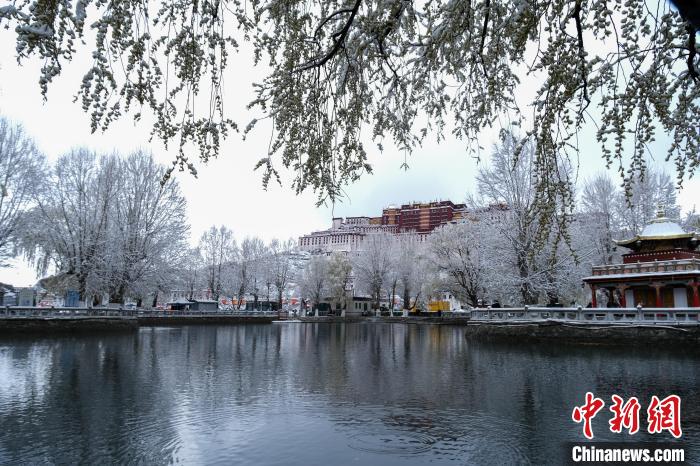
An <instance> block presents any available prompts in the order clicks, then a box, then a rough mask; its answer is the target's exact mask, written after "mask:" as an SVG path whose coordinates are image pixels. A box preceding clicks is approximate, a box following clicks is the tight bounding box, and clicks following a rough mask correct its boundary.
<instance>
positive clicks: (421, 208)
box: [298, 201, 508, 254]
mask: <svg viewBox="0 0 700 466" xmlns="http://www.w3.org/2000/svg"><path fill="white" fill-rule="evenodd" d="M507 210H508V208H507V206H506V205H504V204H494V205H490V206H487V207H484V208H479V209H469V208H467V206H466V205H465V204H455V203H453V202H452V201H433V202H413V203H410V204H403V205H401V206H400V207H397V206H393V205H392V206H389V207H386V208H384V209H383V210H382V214H381V215H380V216H376V217H368V216H360V217H346V218H342V217H336V218H334V219H333V223H332V225H331V228H329V229H327V230H322V231H314V232H312V233H309V234H308V235H304V236H301V237H299V242H298V245H299V249H300V250H301V251H306V252H310V253H312V254H330V253H333V252H345V253H350V252H355V251H358V250H360V249H362V243H363V241H364V239H365V237H366V236H367V235H370V234H376V233H389V234H393V235H412V236H413V237H414V238H415V239H416V240H417V241H425V240H426V239H427V237H428V236H429V235H430V234H431V233H432V232H433V231H434V230H435V229H436V228H438V227H440V226H443V225H446V224H448V223H458V222H465V221H470V220H471V221H478V220H483V219H495V218H497V216H501V215H504V214H505V213H506V212H507Z"/></svg>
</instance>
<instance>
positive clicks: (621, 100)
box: [0, 0, 700, 221]
mask: <svg viewBox="0 0 700 466" xmlns="http://www.w3.org/2000/svg"><path fill="white" fill-rule="evenodd" d="M685 1H686V2H687V0H685ZM684 11H686V15H689V13H688V11H690V10H684ZM688 18H689V16H688ZM0 25H2V26H4V27H6V28H8V29H10V30H12V31H14V34H15V39H16V50H17V55H18V58H19V60H20V63H23V62H24V61H26V60H27V59H28V58H29V57H35V58H37V59H38V60H39V61H41V63H42V66H41V71H40V76H39V86H40V89H41V92H42V93H43V94H44V95H47V90H48V86H49V85H50V83H51V81H52V80H53V79H55V78H56V77H57V76H58V75H59V74H60V73H61V72H62V71H63V69H64V67H65V66H66V65H67V64H68V63H69V62H71V60H72V59H73V58H74V57H75V56H77V54H78V53H79V52H78V50H79V49H81V48H83V47H86V48H87V49H88V50H87V52H88V53H89V55H90V56H91V57H92V60H90V64H89V67H88V69H87V70H86V71H85V74H84V77H83V79H82V81H81V83H80V84H79V90H78V96H77V97H78V101H79V102H80V104H81V105H82V107H83V108H84V109H85V111H87V112H90V114H91V116H92V119H91V124H92V129H93V130H94V131H96V130H100V129H105V128H107V127H109V125H110V124H111V123H112V122H113V121H114V120H116V119H118V118H122V117H124V116H125V115H127V114H131V115H132V116H133V118H134V119H136V120H137V121H141V120H145V121H150V122H152V126H153V134H154V136H155V137H158V138H161V139H162V140H163V141H165V142H171V141H172V140H175V143H176V144H177V145H178V147H179V151H178V155H177V158H176V160H175V161H174V162H175V163H174V166H173V168H176V167H179V168H181V169H189V170H191V171H194V170H195V167H194V161H192V160H189V159H188V157H187V156H186V155H185V153H186V150H185V146H186V144H188V143H192V144H193V145H194V146H195V147H197V148H198V149H199V154H200V158H201V159H202V160H205V161H206V160H208V159H209V158H210V157H212V156H215V155H216V154H217V153H218V152H219V149H220V143H221V139H222V138H223V137H225V136H226V135H227V133H228V132H229V131H231V130H232V129H235V128H236V124H235V123H234V122H233V121H231V120H230V118H229V117H228V115H227V112H226V111H225V108H228V107H225V105H224V99H223V97H222V96H223V91H224V90H223V87H224V86H223V77H224V76H225V74H226V71H227V69H228V66H229V65H230V61H231V55H230V54H231V52H232V51H235V50H237V49H238V44H239V41H241V40H244V41H249V42H250V44H251V45H252V48H253V54H252V56H253V59H254V63H256V64H258V63H260V62H263V63H266V64H268V65H269V69H270V71H269V73H268V75H267V77H266V78H265V79H264V80H263V81H262V82H261V83H257V84H255V90H256V93H257V95H256V98H255V100H254V101H253V102H251V103H250V104H249V105H250V106H251V107H252V108H253V110H254V111H255V112H256V113H257V114H258V115H256V118H254V119H253V120H252V121H251V122H250V124H249V125H248V126H247V127H246V130H245V131H246V132H247V131H249V130H250V129H251V128H253V126H255V123H256V122H259V121H264V120H270V122H271V125H270V128H272V131H273V135H272V140H271V144H270V146H269V150H268V151H267V152H266V153H263V154H261V159H260V161H259V163H258V167H260V168H262V169H263V171H264V175H263V182H264V183H265V184H267V183H268V182H269V181H270V179H274V178H276V177H277V173H278V169H279V167H280V165H281V166H284V167H288V168H290V169H291V170H290V171H291V172H292V173H293V174H294V177H295V178H294V181H293V186H294V188H295V189H296V190H297V191H302V190H304V189H306V188H307V187H311V188H313V189H315V190H316V191H317V192H318V194H319V197H320V199H321V200H323V199H326V198H332V199H333V198H336V197H339V196H341V194H342V185H343V184H344V183H347V182H351V181H354V180H356V179H357V178H358V177H359V176H361V175H362V174H363V173H365V172H368V171H370V170H371V166H370V165H369V164H368V162H367V148H366V147H365V143H364V141H363V140H362V137H361V134H363V133H362V132H363V130H365V132H367V131H366V130H367V129H369V130H370V133H371V135H372V136H373V138H374V139H375V140H376V141H377V143H378V145H379V147H380V148H381V146H382V142H381V141H383V140H384V139H385V138H388V139H390V140H391V141H392V142H393V144H394V145H395V146H397V147H398V149H399V150H402V151H403V150H405V151H407V152H408V151H410V150H411V149H412V148H414V147H415V146H416V145H418V144H420V143H421V142H422V141H423V140H424V139H425V138H426V137H427V136H428V135H429V134H431V135H433V136H434V137H436V138H438V139H441V138H442V137H444V136H445V134H446V132H447V131H450V132H452V133H453V134H454V135H455V136H456V137H458V138H460V139H462V140H464V141H465V144H466V145H467V146H468V147H469V148H470V149H471V150H474V151H476V152H478V150H479V147H478V136H479V133H480V131H481V130H482V129H483V128H485V127H491V126H492V125H493V124H494V122H497V121H499V119H501V118H503V117H504V116H506V115H507V117H506V118H505V120H508V121H514V122H515V123H517V124H520V125H521V127H522V129H523V130H524V131H526V133H527V135H529V136H530V137H532V138H533V139H534V140H535V142H536V145H535V146H534V147H535V152H534V154H533V160H532V169H533V172H534V174H535V176H534V181H535V183H534V189H535V193H536V196H535V204H537V205H538V206H539V208H538V209H537V210H536V213H537V214H538V215H540V216H541V217H542V218H543V221H546V219H547V217H546V216H547V215H548V214H551V212H550V210H549V209H551V208H552V207H554V206H556V204H557V202H558V198H560V197H562V196H564V197H565V196H569V197H570V196H571V194H572V192H571V186H570V185H568V184H561V183H559V181H560V180H558V179H557V177H551V176H550V172H549V171H550V169H551V167H556V166H559V165H560V164H561V162H562V160H563V159H566V158H567V157H570V156H575V154H577V153H578V144H577V141H578V137H577V136H578V135H579V131H580V130H581V129H582V128H583V127H584V126H585V125H587V124H595V125H596V128H597V133H596V138H597V141H598V143H599V144H600V146H601V148H602V153H603V157H604V158H605V160H606V161H607V163H608V165H609V166H612V165H613V164H614V165H615V166H616V168H617V169H618V170H619V173H620V176H621V177H622V180H623V182H624V183H625V184H626V185H627V186H628V187H629V186H631V184H633V180H634V177H635V176H636V174H639V173H640V172H643V171H644V170H645V163H644V155H645V153H646V150H647V148H648V145H649V144H650V142H651V141H653V140H654V139H655V138H656V137H657V136H658V134H660V133H661V134H668V135H669V136H670V138H671V143H670V145H669V147H668V152H667V154H666V156H667V157H668V158H669V159H672V160H673V161H674V162H675V164H676V166H677V170H678V179H679V181H680V180H682V178H683V177H684V176H685V175H688V174H690V173H692V172H694V170H695V169H696V167H697V166H698V161H699V159H698V157H700V156H699V155H698V154H700V150H698V148H699V147H700V134H699V133H698V131H697V127H696V122H697V121H699V120H700V106H698V105H697V100H698V95H699V93H700V73H699V71H698V62H699V60H700V54H698V45H697V43H696V28H697V27H698V25H697V24H693V23H691V22H690V21H688V20H686V19H685V18H684V17H682V16H681V15H680V14H679V13H678V12H677V11H676V10H675V9H674V8H672V7H671V6H670V5H669V3H667V2H666V1H664V0H644V1H636V2H608V1H605V0H473V1H467V0H455V1H432V2H420V3H416V2H411V1H404V0H378V1H374V2H367V1H362V0H330V1H307V2H293V1H277V0H255V1H251V2H247V1H243V2H240V1H231V0H221V1H216V2H210V1H202V2H196V3H194V4H193V3H191V2H183V1H182V0H177V1H167V2H166V1H163V0H161V1H154V2H137V1H126V2H120V3H116V2H94V1H92V0H79V1H77V2H75V3H71V2H63V3H58V4H56V3H52V2H19V3H12V4H7V5H6V6H3V7H2V8H0ZM86 26H87V27H88V28H89V29H90V30H91V31H94V35H93V34H87V33H86V32H87V29H86ZM84 43H85V44H89V45H83V44H84ZM241 66H242V65H241V63H240V62H239V63H237V64H236V68H237V69H240V68H241ZM533 79H534V80H535V82H536V84H533ZM530 89H532V90H533V92H521V91H524V90H525V91H529V90H530ZM523 95H525V96H531V98H527V99H526V98H523V97H519V96H523ZM516 96H518V97H517V98H516ZM200 102H201V105H195V104H199V103H200ZM526 112H527V114H528V118H527V119H525V118H524V117H523V115H524V114H525V113H526ZM626 156H628V157H626ZM628 170H629V171H628Z"/></svg>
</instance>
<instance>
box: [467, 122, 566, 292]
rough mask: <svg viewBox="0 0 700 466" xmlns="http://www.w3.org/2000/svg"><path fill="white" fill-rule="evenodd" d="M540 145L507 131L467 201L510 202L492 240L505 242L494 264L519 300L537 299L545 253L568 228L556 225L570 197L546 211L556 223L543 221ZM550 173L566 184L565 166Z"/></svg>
mask: <svg viewBox="0 0 700 466" xmlns="http://www.w3.org/2000/svg"><path fill="white" fill-rule="evenodd" d="M535 163H536V149H535V145H534V143H533V142H532V141H531V140H529V139H522V140H520V139H517V138H516V137H515V136H514V135H513V134H506V135H505V136H504V138H503V140H502V142H501V144H499V145H496V146H494V148H493V151H492V154H491V159H490V164H489V165H486V166H482V167H481V168H480V169H479V171H478V173H477V175H476V182H477V192H478V196H472V197H471V198H470V199H469V203H470V204H471V205H472V207H473V208H477V209H479V208H484V207H486V206H489V205H506V206H507V207H508V210H507V214H506V215H505V216H503V218H501V219H499V221H497V222H494V223H493V226H494V227H495V231H496V235H495V236H494V239H497V240H499V241H502V242H503V245H502V248H503V254H502V256H501V258H500V260H498V261H497V262H494V263H493V264H492V266H493V267H498V268H499V269H501V270H502V273H501V279H502V280H503V282H504V283H505V284H507V285H508V286H511V287H514V288H515V289H517V290H518V294H519V295H520V296H519V301H521V302H522V303H523V304H535V303H537V301H538V299H539V298H538V295H539V292H540V291H541V290H542V286H543V282H544V280H545V277H544V275H543V273H542V272H543V271H542V257H541V256H542V252H543V250H544V246H545V245H546V244H547V243H549V242H551V241H559V240H560V239H561V238H560V237H559V236H557V235H558V234H562V233H565V230H564V229H560V228H556V227H557V226H558V225H560V224H561V223H563V222H562V220H561V219H562V218H564V217H566V210H567V209H568V206H567V205H566V203H567V202H569V201H570V198H569V197H565V198H564V199H560V202H558V203H557V206H556V208H555V207H552V208H551V209H550V210H548V213H547V217H548V218H553V219H555V221H553V222H542V221H541V216H540V215H539V214H540V211H539V209H540V208H541V207H542V206H540V205H539V204H538V203H537V192H536V191H537V190H536V184H537V180H536V170H535V169H534V164H535ZM552 168H553V169H550V173H549V175H548V176H550V177H551V178H552V179H553V178H557V179H558V180H559V181H558V183H561V184H568V183H569V181H568V172H567V171H566V170H565V169H564V168H561V167H552Z"/></svg>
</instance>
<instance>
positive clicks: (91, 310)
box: [0, 306, 286, 318]
mask: <svg viewBox="0 0 700 466" xmlns="http://www.w3.org/2000/svg"><path fill="white" fill-rule="evenodd" d="M282 314H284V315H286V313H282ZM221 316H234V317H277V316H278V313H277V311H239V310H229V311H223V310H222V311H192V310H188V311H168V310H158V309H125V308H110V307H24V306H5V307H0V318H37V317H47V318H48V317H50V318H80V317H221Z"/></svg>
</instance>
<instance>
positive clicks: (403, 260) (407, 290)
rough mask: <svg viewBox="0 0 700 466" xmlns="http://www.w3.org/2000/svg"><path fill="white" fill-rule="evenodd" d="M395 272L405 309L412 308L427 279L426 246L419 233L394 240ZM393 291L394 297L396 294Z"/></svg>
mask: <svg viewBox="0 0 700 466" xmlns="http://www.w3.org/2000/svg"><path fill="white" fill-rule="evenodd" d="M394 244H395V247H394V252H393V256H394V257H393V262H394V265H393V267H394V272H393V273H394V274H395V277H396V283H397V285H398V291H399V292H400V293H401V300H402V301H403V306H402V307H403V309H411V303H412V302H413V303H415V302H417V300H418V298H419V297H420V295H421V292H422V286H423V282H424V280H425V277H424V274H423V273H422V272H423V271H425V269H426V268H427V266H428V264H427V260H426V248H425V247H424V244H423V243H422V242H421V241H420V237H419V236H418V235H401V236H399V237H398V238H397V239H395V241H394ZM393 293H394V291H392V298H393V296H394V294H393Z"/></svg>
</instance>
